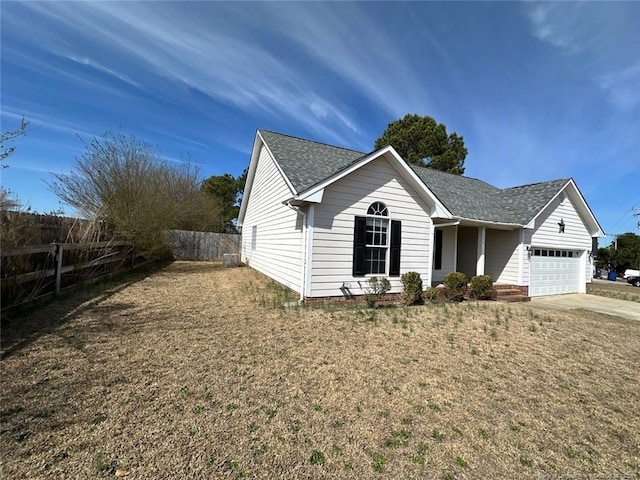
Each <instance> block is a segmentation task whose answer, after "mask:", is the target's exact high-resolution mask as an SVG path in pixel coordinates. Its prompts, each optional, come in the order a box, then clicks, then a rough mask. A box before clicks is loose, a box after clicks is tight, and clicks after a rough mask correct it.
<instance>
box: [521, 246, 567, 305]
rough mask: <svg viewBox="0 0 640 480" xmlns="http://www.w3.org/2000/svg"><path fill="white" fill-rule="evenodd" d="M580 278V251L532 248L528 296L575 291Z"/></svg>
mask: <svg viewBox="0 0 640 480" xmlns="http://www.w3.org/2000/svg"><path fill="white" fill-rule="evenodd" d="M579 280H580V252H577V251H572V250H550V249H543V248H536V247H534V248H533V249H532V255H531V282H530V286H529V296H530V297H539V296H541V295H557V294H561V293H576V292H578V285H579Z"/></svg>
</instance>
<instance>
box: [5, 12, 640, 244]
mask: <svg viewBox="0 0 640 480" xmlns="http://www.w3.org/2000/svg"><path fill="white" fill-rule="evenodd" d="M0 9H1V15H2V17H1V27H2V39H1V40H2V44H1V45H2V46H1V48H2V51H1V67H2V70H1V80H2V86H1V95H2V96H1V102H2V103H1V106H2V114H1V121H2V131H7V130H12V129H14V128H16V127H17V126H18V124H19V122H20V119H21V118H22V116H24V117H26V118H27V119H28V120H29V121H30V130H29V132H28V135H27V136H26V137H25V138H23V139H20V140H19V141H17V142H15V143H14V145H15V146H16V148H17V151H16V153H15V154H14V155H13V156H12V157H11V158H10V159H9V164H10V168H6V169H4V170H2V173H1V175H2V185H3V186H4V187H5V188H9V189H11V190H12V191H13V192H14V193H16V194H17V195H18V196H19V197H20V199H21V200H22V201H23V202H24V203H27V204H29V205H31V206H32V207H33V208H34V209H35V210H38V211H49V210H53V209H57V208H58V207H59V206H60V205H59V202H58V201H57V199H56V197H55V196H54V195H53V194H52V193H51V192H49V191H48V188H47V185H46V181H49V180H50V179H51V176H50V172H62V173H67V172H69V171H70V170H71V169H72V168H73V166H74V163H75V159H76V157H77V156H78V155H79V154H81V153H82V151H83V150H84V146H83V140H84V141H87V140H90V139H91V138H92V137H93V136H97V135H100V134H101V133H103V132H105V131H107V130H120V131H122V132H124V133H133V134H135V135H136V136H137V137H138V138H139V139H143V140H146V141H148V142H150V143H152V144H157V145H158V146H159V148H160V150H161V152H162V154H163V155H164V156H165V157H166V158H167V159H169V160H176V161H179V160H180V159H182V158H185V156H187V155H188V156H189V158H190V159H191V161H192V162H194V163H197V164H199V165H200V166H201V172H202V176H203V178H206V177H208V176H210V175H219V174H223V173H231V174H234V175H238V174H240V173H241V172H242V171H243V170H244V168H245V167H246V166H247V165H248V162H249V155H250V151H251V146H252V143H253V140H254V136H255V130H256V129H258V128H264V129H269V130H275V131H278V132H282V133H287V134H291V135H295V136H300V137H303V138H309V139H313V140H317V141H321V142H325V143H330V144H335V145H339V146H344V147H348V148H353V149H356V150H363V151H370V150H372V148H373V144H374V142H375V140H376V138H378V137H379V136H380V134H381V133H382V132H383V131H384V129H385V128H386V126H387V124H388V123H389V122H391V121H393V120H395V119H397V118H400V117H402V116H404V115H405V114H406V113H418V114H421V115H430V116H432V117H434V118H435V119H436V120H437V121H439V122H443V123H444V124H446V125H447V129H448V131H449V132H453V131H455V132H457V133H458V134H460V135H462V136H463V137H464V140H465V145H466V146H467V149H468V150H469V154H468V155H467V158H466V162H465V166H466V175H467V176H470V177H475V178H480V179H482V180H485V181H487V182H489V183H491V184H493V185H496V186H498V187H508V186H513V185H519V184H525V183H534V182H539V181H545V180H552V179H556V178H564V177H573V178H574V179H575V180H576V182H577V184H578V186H579V188H580V189H581V191H582V193H583V195H584V196H585V197H586V199H587V202H588V203H589V204H590V206H591V208H592V210H593V211H594V213H595V215H596V217H597V218H598V220H599V221H600V223H601V225H602V227H603V229H604V230H605V231H606V232H607V233H608V234H612V233H622V232H628V231H633V232H636V233H637V232H639V231H638V229H637V228H636V223H637V221H638V220H640V218H634V217H633V215H632V213H633V212H632V207H635V206H640V50H639V49H638V45H640V28H638V25H640V3H638V2H626V3H612V2H606V3H592V2H588V3H536V2H526V3H503V2H496V3H479V2H476V3H464V2H447V3H437V2H421V3H417V2H416V3H399V2H393V3H306V2H300V3H276V2H272V3H248V2H237V3H220V2H160V1H156V2H90V3H89V2H87V3H76V2H42V3H38V2H12V1H6V0H5V1H3V2H2V3H1V4H0ZM66 212H67V213H72V212H71V211H70V210H69V208H68V207H67V208H66ZM605 242H607V241H606V240H605ZM602 243H603V242H602V241H601V244H602Z"/></svg>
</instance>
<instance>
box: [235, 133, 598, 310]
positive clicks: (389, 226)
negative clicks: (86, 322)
mask: <svg viewBox="0 0 640 480" xmlns="http://www.w3.org/2000/svg"><path fill="white" fill-rule="evenodd" d="M238 224H239V225H240V226H241V227H242V260H243V261H244V262H245V263H247V264H248V265H249V266H251V267H252V268H255V269H256V270H258V271H260V272H262V273H264V274H265V275H267V276H269V277H271V278H273V279H274V280H276V281H278V282H280V283H282V284H284V285H286V286H287V287H289V288H291V289H293V290H294V291H296V292H298V293H299V294H300V298H301V299H305V298H318V297H320V298H321V297H335V296H343V295H351V294H352V295H359V294H362V293H364V291H365V288H366V286H367V280H368V277H371V276H378V277H387V278H388V279H389V280H390V281H391V285H392V290H391V292H392V293H393V292H400V291H401V290H402V285H401V283H400V276H401V275H402V274H403V273H405V272H409V271H416V272H419V273H420V275H421V277H422V280H423V283H424V284H425V285H436V284H438V283H439V282H441V281H442V280H443V278H444V276H445V275H446V274H447V273H449V272H453V271H461V272H464V273H465V274H467V276H468V277H472V276H474V275H481V274H486V275H490V276H491V278H492V279H493V281H494V282H495V283H496V284H507V285H514V286H517V287H519V288H520V290H522V291H523V292H524V293H525V294H526V295H529V296H539V295H554V294H561V293H571V292H584V291H585V289H586V284H587V283H589V282H590V281H591V272H592V258H593V257H592V254H593V252H592V245H593V243H592V239H593V238H594V237H602V236H604V233H603V231H602V229H601V228H600V225H599V224H598V222H597V220H596V219H595V217H594V215H593V213H592V212H591V210H590V208H589V206H588V205H587V203H586V201H585V199H584V197H583V196H582V194H581V193H580V191H579V190H578V187H577V186H576V184H575V182H574V181H573V179H562V180H554V181H550V182H543V183H536V184H531V185H523V186H518V187H513V188H507V189H499V188H496V187H493V186H491V185H489V184H487V183H485V182H482V181H481V180H476V179H473V178H468V177H464V176H458V175H451V174H448V173H444V172H441V171H438V170H433V169H429V168H422V167H416V166H413V165H409V164H407V163H406V162H405V161H404V160H403V159H402V158H401V157H400V156H399V155H398V153H397V152H396V151H395V150H394V149H393V147H391V146H387V147H385V148H382V149H380V150H376V151H374V152H371V153H362V152H356V151H353V150H348V149H344V148H339V147H334V146H331V145H326V144H323V143H317V142H313V141H309V140H304V139H300V138H295V137H291V136H288V135H283V134H279V133H275V132H270V131H266V130H259V131H258V132H257V134H256V138H255V142H254V145H253V152H252V154H251V164H250V166H249V173H248V176H247V183H246V186H245V190H244V197H243V199H242V205H241V207H240V214H239V218H238Z"/></svg>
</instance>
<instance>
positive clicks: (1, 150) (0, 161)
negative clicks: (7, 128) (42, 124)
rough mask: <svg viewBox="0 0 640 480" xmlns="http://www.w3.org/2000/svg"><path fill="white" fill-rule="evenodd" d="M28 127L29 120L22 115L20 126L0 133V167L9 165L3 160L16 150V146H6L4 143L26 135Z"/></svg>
mask: <svg viewBox="0 0 640 480" xmlns="http://www.w3.org/2000/svg"><path fill="white" fill-rule="evenodd" d="M28 128H29V122H28V121H27V120H26V119H25V118H24V117H22V120H21V121H20V128H18V129H17V130H14V131H12V132H2V133H1V134H0V165H1V166H2V168H6V167H8V166H9V165H7V164H6V163H4V160H6V159H7V158H8V157H10V156H11V155H13V153H14V152H15V151H16V147H7V146H5V145H6V143H7V142H10V141H12V140H15V139H17V138H20V137H22V136H24V135H26V134H27V129H28Z"/></svg>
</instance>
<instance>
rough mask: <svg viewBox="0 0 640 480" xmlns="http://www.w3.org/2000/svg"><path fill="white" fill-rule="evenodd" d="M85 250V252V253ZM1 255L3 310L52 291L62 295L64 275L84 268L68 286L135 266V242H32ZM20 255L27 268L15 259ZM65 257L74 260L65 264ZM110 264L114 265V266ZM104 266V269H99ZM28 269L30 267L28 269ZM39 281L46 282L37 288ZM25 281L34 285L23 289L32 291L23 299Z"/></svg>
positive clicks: (67, 283)
mask: <svg viewBox="0 0 640 480" xmlns="http://www.w3.org/2000/svg"><path fill="white" fill-rule="evenodd" d="M83 252H85V253H84V254H82V253H83ZM65 253H66V255H65ZM1 257H2V270H3V271H2V273H1V278H0V289H1V290H2V294H3V299H2V300H3V301H2V308H3V309H5V308H6V307H8V306H14V305H16V304H18V303H23V302H24V301H30V300H35V299H36V298H39V297H40V296H43V295H47V294H50V293H55V294H59V293H60V291H61V289H62V288H63V275H65V274H70V273H72V272H80V271H84V273H85V274H84V275H82V276H80V275H77V276H76V278H75V279H71V280H69V279H68V280H67V281H66V282H64V283H65V286H70V285H74V284H77V283H80V282H81V281H83V280H86V279H87V278H96V277H99V276H102V275H103V274H105V273H110V272H109V270H111V271H113V270H122V267H124V266H126V267H133V263H134V259H135V257H134V249H133V247H132V245H131V244H129V243H127V242H115V241H106V242H93V243H51V244H46V245H28V246H24V247H18V248H10V249H3V250H2V252H1ZM16 257H22V259H23V260H24V261H23V262H22V263H23V268H20V265H19V264H20V262H19V261H15V260H14V261H12V259H16ZM65 258H66V260H67V261H68V260H71V261H72V262H73V263H67V264H65ZM109 265H111V267H113V268H110V267H109ZM101 266H102V267H103V268H101V269H97V268H96V267H101ZM34 267H35V268H34ZM25 268H27V269H29V270H28V271H24V269H25ZM20 270H23V271H22V272H21V273H16V271H20ZM7 271H8V272H7ZM7 273H8V274H9V275H11V274H12V273H16V274H14V275H11V276H8V275H7ZM5 275H7V276H5ZM51 278H54V279H55V282H53V281H51V280H49V279H51ZM38 281H44V282H42V283H43V285H39V287H38V288H35V287H34V285H33V282H38ZM25 284H29V285H31V287H30V288H27V289H22V290H29V292H28V294H26V296H27V297H28V298H20V297H24V296H25V295H24V294H23V295H21V294H20V293H16V292H19V291H20V290H21V286H23V285H25ZM44 284H46V285H44ZM52 284H53V285H52ZM11 290H13V291H11ZM7 300H8V302H7ZM16 300H17V301H16ZM7 303H9V305H7Z"/></svg>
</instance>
